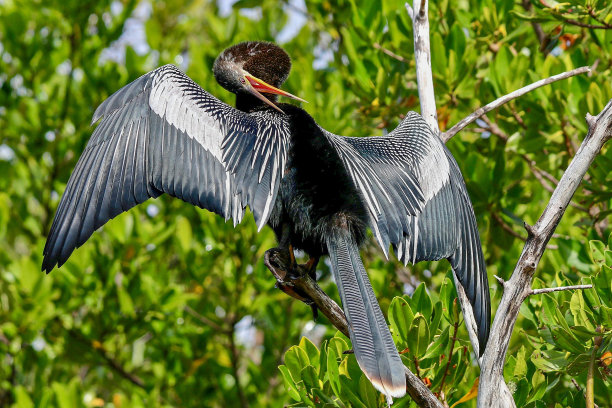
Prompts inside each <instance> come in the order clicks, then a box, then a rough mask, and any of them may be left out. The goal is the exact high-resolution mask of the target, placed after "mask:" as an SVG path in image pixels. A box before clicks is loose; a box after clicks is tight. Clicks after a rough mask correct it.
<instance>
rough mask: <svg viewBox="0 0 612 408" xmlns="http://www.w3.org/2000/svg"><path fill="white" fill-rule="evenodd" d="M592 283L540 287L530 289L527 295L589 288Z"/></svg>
mask: <svg viewBox="0 0 612 408" xmlns="http://www.w3.org/2000/svg"><path fill="white" fill-rule="evenodd" d="M592 287H593V285H573V286H559V287H558V288H542V289H531V291H530V292H529V295H540V294H542V293H550V292H560V291H562V290H579V289H591V288H592Z"/></svg>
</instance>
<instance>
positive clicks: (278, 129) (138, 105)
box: [43, 65, 289, 271]
mask: <svg viewBox="0 0 612 408" xmlns="http://www.w3.org/2000/svg"><path fill="white" fill-rule="evenodd" d="M100 118H102V121H101V123H100V124H99V125H98V127H97V128H96V129H95V131H94V133H93V135H92V137H91V139H90V140H89V142H88V144H87V147H86V148H85V151H84V152H83V154H82V155H81V157H80V159H79V161H78V163H77V165H76V168H75V169H74V171H73V173H72V175H71V176H70V180H69V181H68V185H67V186H66V190H65V192H64V195H63V197H62V199H61V201H60V204H59V207H58V209H57V213H56V215H55V219H54V221H53V225H52V227H51V231H50V233H49V237H48V239H47V243H46V245H45V249H44V256H45V258H44V261H43V270H46V271H50V270H51V269H52V268H53V267H54V266H55V264H59V265H62V264H63V263H64V262H65V261H66V259H67V258H68V257H69V256H70V254H71V253H72V251H73V250H74V249H75V248H77V247H79V246H80V245H82V244H83V243H84V242H85V241H86V240H87V239H88V238H89V237H90V236H91V234H92V233H93V232H94V231H95V230H96V229H98V228H100V227H101V226H102V225H103V224H105V223H106V222H107V221H109V220H110V219H112V218H113V217H115V216H117V215H118V214H120V213H122V212H124V211H127V210H128V209H130V208H132V207H133V206H135V205H136V204H139V203H142V202H143V201H145V200H147V199H148V198H150V197H157V196H159V195H160V194H163V193H167V194H169V195H171V196H174V197H178V198H180V199H182V200H184V201H186V202H189V203H191V204H194V205H197V206H198V207H201V208H205V209H208V210H210V211H213V212H215V213H217V214H219V215H222V216H223V217H225V218H226V219H229V218H232V219H233V220H234V223H235V224H236V223H239V222H240V221H241V220H242V217H243V215H244V209H245V207H246V205H249V207H250V208H251V211H252V212H253V215H254V217H255V221H256V222H257V225H258V226H259V227H260V228H261V227H263V225H265V223H266V221H267V219H268V217H269V215H270V210H271V208H272V207H273V204H274V200H275V198H276V194H277V191H278V186H279V182H280V179H281V177H282V173H283V170H284V168H285V164H286V161H287V152H288V147H289V125H288V122H287V121H286V119H285V116H284V115H282V114H281V113H269V111H268V112H267V113H266V114H265V118H264V113H263V112H260V113H258V112H255V113H253V114H246V113H244V112H241V111H238V110H236V109H234V108H233V107H231V106H229V105H227V104H225V103H223V102H221V101H219V100H218V99H216V98H215V97H213V96H212V95H210V94H209V93H207V92H206V91H204V90H203V89H202V88H200V87H199V86H198V85H197V84H196V83H194V82H193V81H192V80H191V79H190V78H189V77H187V76H186V75H185V74H183V73H182V72H181V71H179V70H178V69H177V68H176V67H174V66H172V65H166V66H163V67H160V68H158V69H156V70H154V71H151V72H150V73H148V74H146V75H143V76H142V77H140V78H138V79H137V80H135V81H134V82H132V83H130V84H129V85H127V86H125V87H123V88H122V89H120V90H119V91H117V92H116V93H114V94H113V95H111V96H110V97H109V98H108V99H107V100H106V101H104V102H103V103H102V104H101V105H100V106H99V107H98V109H97V110H96V112H95V114H94V117H93V121H92V123H94V122H96V121H98V120H99V119H100Z"/></svg>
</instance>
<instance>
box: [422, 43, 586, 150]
mask: <svg viewBox="0 0 612 408" xmlns="http://www.w3.org/2000/svg"><path fill="white" fill-rule="evenodd" d="M415 53H416V48H415ZM590 71H591V67H580V68H576V69H573V70H571V71H567V72H563V73H561V74H557V75H553V76H551V77H548V78H544V79H541V80H539V81H537V82H534V83H533V84H530V85H527V86H524V87H522V88H520V89H517V90H516V91H514V92H511V93H509V94H508V95H504V96H502V97H501V98H498V99H496V100H494V101H493V102H491V103H488V104H486V105H485V106H482V107H480V108H478V109H476V110H475V111H474V112H472V113H471V114H470V115H469V116H466V117H465V118H463V119H461V120H460V121H459V123H457V124H456V125H455V126H453V127H452V128H450V129H449V130H447V131H446V132H444V133H442V135H441V136H440V137H441V138H442V141H444V143H446V142H448V141H449V140H450V138H451V137H453V136H455V135H456V134H457V133H458V132H459V131H461V130H462V129H463V128H464V127H466V126H467V125H469V124H470V123H472V122H474V121H475V120H476V119H478V118H479V117H481V116H482V115H484V114H485V113H487V112H490V111H492V110H493V109H497V108H499V107H500V106H502V105H503V104H505V103H508V102H510V101H511V100H513V99H516V98H518V97H519V96H523V95H525V94H526V93H528V92H531V91H533V90H534V89H537V88H540V87H542V86H544V85H548V84H552V83H553V82H556V81H560V80H562V79H566V78H570V77H573V76H575V75H580V74H584V73H585V72H590ZM421 103H422V102H421ZM421 109H422V108H421Z"/></svg>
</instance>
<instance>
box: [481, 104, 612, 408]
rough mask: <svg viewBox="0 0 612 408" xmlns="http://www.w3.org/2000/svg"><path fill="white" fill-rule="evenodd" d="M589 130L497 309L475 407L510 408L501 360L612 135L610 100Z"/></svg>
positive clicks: (532, 231) (530, 229) (531, 229)
mask: <svg viewBox="0 0 612 408" xmlns="http://www.w3.org/2000/svg"><path fill="white" fill-rule="evenodd" d="M588 123H589V132H588V134H587V135H586V137H585V138H584V140H583V142H582V144H581V145H580V148H579V149H578V151H577V152H576V155H575V156H574V159H573V160H572V161H571V163H570V164H569V166H568V168H567V170H566V171H565V173H564V174H563V177H561V180H560V181H559V184H558V185H557V187H556V188H555V190H554V192H553V194H552V197H551V198H550V201H549V203H548V205H547V207H546V209H545V210H544V212H543V213H542V215H541V216H540V218H539V220H538V222H537V223H536V224H535V225H534V226H533V227H528V228H527V226H526V228H527V231H528V234H529V237H528V239H527V242H526V243H525V246H524V247H523V252H522V253H521V256H520V258H519V261H518V263H517V264H516V267H515V269H514V272H513V273H512V277H511V278H510V280H509V281H507V282H505V283H504V285H503V287H504V293H503V296H502V299H501V302H500V304H499V307H498V308H497V313H496V314H495V319H494V320H493V325H492V327H491V334H490V336H489V341H488V343H487V347H486V348H485V352H484V355H483V357H482V359H481V360H482V361H481V374H480V385H479V388H478V395H479V398H478V408H484V407H487V408H488V407H493V408H497V407H500V408H501V407H509V406H510V407H512V406H515V405H514V400H513V398H512V395H511V394H510V392H509V390H508V388H507V386H506V383H505V382H504V378H503V368H504V361H505V359H506V353H507V351H508V344H509V342H510V336H509V333H512V329H513V328H514V324H515V323H516V319H517V316H518V313H519V309H520V307H521V304H522V303H523V301H524V300H525V298H526V297H527V296H529V295H530V294H531V293H532V289H531V281H532V279H533V275H534V274H535V270H536V268H537V266H538V263H539V261H540V259H541V258H542V255H543V253H544V250H545V249H546V244H547V243H548V241H549V240H550V238H551V237H552V235H553V233H554V231H555V229H556V227H557V225H558V224H559V221H560V220H561V217H562V216H563V214H564V213H565V210H566V209H567V207H568V205H569V203H570V200H571V199H572V196H573V195H574V193H575V192H576V190H577V189H578V186H579V184H580V182H581V181H582V179H583V178H584V175H585V174H586V172H587V170H588V168H589V166H590V165H591V163H592V162H593V160H594V159H595V157H596V156H597V155H598V154H599V152H600V150H601V148H602V146H603V145H604V143H605V142H606V141H608V140H609V139H610V138H611V137H612V100H610V101H609V102H608V104H607V105H606V107H605V108H604V109H603V110H602V111H601V113H600V114H599V115H597V116H596V117H594V118H593V119H592V120H588Z"/></svg>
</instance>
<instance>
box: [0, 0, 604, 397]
mask: <svg viewBox="0 0 612 408" xmlns="http://www.w3.org/2000/svg"><path fill="white" fill-rule="evenodd" d="M232 3H233V4H232ZM611 8H612V5H610V4H608V2H607V1H605V0H589V1H586V2H578V1H574V0H571V1H569V2H565V3H557V2H554V1H549V0H547V1H546V2H545V1H536V0H533V1H529V0H524V1H520V0H519V1H515V2H489V1H483V0H458V1H450V0H447V1H444V0H442V1H438V2H433V3H432V4H431V5H430V12H429V16H430V25H431V43H432V64H433V75H434V85H435V90H436V98H437V106H438V116H439V122H440V127H441V129H442V130H445V129H448V128H450V126H452V125H453V124H455V123H456V122H457V121H459V120H460V119H462V118H463V117H464V116H466V115H467V114H469V113H470V112H471V111H472V110H474V109H475V108H477V107H479V106H481V105H483V104H485V103H487V102H489V101H491V100H493V99H495V98H497V97H499V96H502V95H504V94H506V93H508V92H510V91H512V90H514V89H516V88H519V87H521V86H523V85H526V84H528V83H531V82H533V81H535V80H538V79H540V78H543V77H547V76H550V75H552V74H556V73H560V72H563V71H567V70H570V69H573V68H576V67H579V66H583V65H592V66H593V69H592V72H591V73H590V74H589V75H583V76H578V77H574V78H571V79H568V80H565V81H562V82H557V83H554V84H553V85H551V86H547V87H544V88H540V89H538V90H536V91H534V92H532V93H530V94H528V95H526V96H523V97H522V98H520V99H518V100H515V101H512V102H510V103H508V104H506V105H504V106H503V107H502V108H500V109H499V110H497V111H495V112H492V113H490V114H489V115H488V117H486V118H482V119H481V120H479V121H478V122H477V123H476V124H475V125H472V126H470V127H469V128H468V129H466V130H464V131H462V132H461V133H460V134H459V135H457V136H456V137H455V138H453V139H452V140H451V141H450V142H449V144H448V146H449V148H450V149H451V151H452V152H453V154H454V155H455V157H456V158H457V161H458V162H459V165H460V167H461V169H462V171H463V174H464V176H465V178H466V182H467V186H468V189H469V192H470V196H471V198H472V201H473V203H474V208H475V211H476V215H477V218H478V225H479V230H480V233H481V237H482V241H483V247H484V253H485V258H486V262H487V265H488V269H489V281H490V284H491V294H492V299H493V305H494V306H495V305H496V304H497V302H498V301H499V298H500V295H501V293H500V290H501V289H500V287H499V285H498V284H497V282H496V280H495V279H494V278H493V275H498V276H500V277H502V278H508V277H509V275H510V273H511V272H512V270H513V267H514V264H515V262H516V260H517V259H518V256H519V254H520V251H521V248H522V245H523V239H524V237H525V236H526V233H525V232H524V230H523V229H522V222H523V221H526V222H528V223H534V222H535V221H536V220H537V218H538V216H539V214H540V213H541V212H542V210H543V209H544V207H545V205H546V203H547V202H548V199H549V197H550V193H551V191H552V189H553V188H554V186H555V183H556V182H557V180H558V179H559V178H560V177H561V175H562V174H563V171H564V169H565V168H566V166H567V165H568V163H569V161H570V160H571V158H572V157H573V155H574V153H575V151H576V149H577V147H578V146H579V144H580V141H581V140H582V139H583V138H584V136H585V134H586V131H587V127H586V124H585V121H584V116H585V114H586V113H587V112H590V113H591V114H597V113H599V111H600V110H601V109H602V108H603V106H604V105H605V103H606V102H607V101H608V100H609V99H610V98H612V88H611V86H610V84H611V82H610V80H611V78H612V77H611V75H610V74H611V70H612V59H611V56H612V30H610V29H609V28H611V27H610V26H611V24H612V17H611V16H610V9H611ZM254 39H259V40H269V41H278V42H280V43H281V44H282V45H283V47H285V49H286V50H287V51H288V53H289V54H290V55H291V57H292V58H293V71H292V74H291V76H290V78H289V80H288V81H287V83H286V85H285V86H284V88H285V89H287V90H288V91H290V92H292V93H294V94H297V95H299V96H301V97H303V98H304V99H306V100H308V101H309V102H310V103H309V104H307V105H305V106H304V108H305V109H306V110H307V111H308V112H309V113H311V114H312V115H313V116H314V117H315V119H316V120H317V121H318V122H319V123H320V124H321V125H322V126H323V127H325V128H327V129H328V130H330V131H332V132H335V133H338V134H345V135H351V136H366V135H373V134H374V135H377V134H378V135H379V134H383V133H384V132H387V131H389V130H391V129H393V127H394V126H395V125H396V124H397V123H398V121H399V120H400V118H401V117H402V115H403V114H405V113H406V112H407V111H408V110H417V111H418V109H419V106H418V95H417V92H416V83H415V72H414V61H413V46H412V41H413V39H412V24H411V21H410V19H409V17H408V15H407V13H406V10H405V8H404V6H403V4H402V2H396V1H390V0H374V1H368V2H358V1H356V0H339V1H335V2H332V1H329V0H313V1H308V2H307V4H305V3H304V2H303V1H301V0H290V1H273V0H264V1H253V0H240V1H237V2H234V1H232V0H219V1H217V2H215V1H204V0H166V1H154V2H153V1H136V0H122V1H109V0H102V1H97V2H83V1H79V0H61V1H60V0H28V1H26V0H3V1H0V361H1V362H0V406H11V405H15V406H18V407H33V406H36V407H51V406H59V407H75V406H88V407H102V406H104V407H132V406H134V407H138V406H143V407H144V406H147V407H152V406H216V407H226V406H242V407H246V406H282V405H287V404H294V403H295V404H297V405H300V406H303V405H309V406H324V405H326V406H349V405H354V406H367V407H373V406H384V399H383V398H382V396H381V395H379V394H378V393H376V392H374V390H373V389H372V388H371V386H370V385H369V383H367V381H364V380H363V379H360V377H359V376H360V372H359V371H358V370H356V368H355V367H356V363H355V360H354V358H353V356H351V355H344V354H342V352H343V351H344V350H346V349H347V348H348V347H349V342H348V339H346V338H343V337H342V336H341V335H339V334H337V333H336V332H335V330H334V329H333V327H331V326H330V325H329V323H328V322H327V321H326V319H325V318H324V317H320V318H319V319H318V320H317V321H316V322H315V321H313V320H312V314H311V311H310V308H308V307H307V306H305V305H303V304H301V303H298V302H296V301H295V300H293V299H291V298H289V297H287V296H286V295H284V294H283V293H282V292H280V291H278V290H276V289H275V288H274V281H273V278H272V276H271V274H270V273H269V272H268V271H267V270H266V268H265V267H264V265H263V263H262V255H263V253H264V252H265V250H267V249H268V248H270V247H273V246H274V244H275V242H274V237H273V234H272V232H271V230H269V229H267V228H266V229H264V230H263V231H262V232H261V233H259V234H257V233H256V227H255V224H254V222H253V220H252V217H248V216H247V217H246V218H245V221H243V223H242V224H241V225H240V226H239V227H238V228H236V229H234V228H232V227H231V224H229V223H224V222H223V220H221V219H219V218H218V217H216V216H214V215H212V214H209V213H207V212H205V211H202V210H199V209H196V208H193V207H191V206H190V205H187V204H184V203H182V202H180V201H178V200H174V199H170V198H169V197H165V196H164V197H161V198H159V199H157V200H151V201H148V202H147V203H145V204H144V205H141V206H139V207H138V208H135V209H134V210H132V211H130V212H129V213H126V214H123V215H121V216H119V217H117V219H116V220H113V221H112V222H109V223H108V224H107V225H106V226H105V227H104V228H103V229H102V230H101V231H99V232H98V233H96V234H94V236H93V237H92V238H91V239H90V240H89V241H88V242H87V243H86V244H85V245H84V246H83V247H82V248H81V249H79V250H77V251H76V252H75V253H74V255H73V256H72V257H71V258H70V260H69V261H68V262H67V263H66V265H65V266H63V267H62V268H61V269H59V270H55V271H54V272H53V273H52V274H50V275H49V276H45V275H44V274H43V273H42V272H40V265H41V260H42V249H43V246H44V241H45V237H46V234H47V232H48V230H49V227H50V224H51V221H52V217H53V214H54V211H55V208H56V206H57V204H58V201H59V197H60V196H61V194H62V192H63V190H64V188H65V185H66V182H67V180H68V177H69V176H70V172H71V170H72V168H73V167H74V165H75V163H76V160H77V158H78V156H79V154H80V152H81V151H82V150H83V148H84V146H85V143H86V141H87V140H88V138H89V136H90V134H91V131H92V128H91V127H90V125H89V122H90V119H91V116H92V113H93V110H94V109H95V108H96V107H97V106H98V105H99V104H100V103H101V102H102V101H103V100H104V99H105V98H106V97H108V96H109V95H110V94H111V93H113V92H114V91H116V90H117V89H119V88H121V87H122V86H123V85H125V84H127V83H128V82H130V81H131V80H133V79H135V78H137V77H138V76H140V75H142V74H143V73H145V72H147V71H149V70H151V69H153V68H155V67H157V66H159V65H162V64H166V63H173V64H176V65H177V66H179V67H180V68H181V69H183V70H185V71H186V72H187V74H188V75H190V76H191V77H192V78H193V79H194V80H195V81H196V82H198V83H199V84H201V85H202V87H203V88H204V89H206V90H208V91H210V92H211V93H212V94H214V95H216V96H217V97H219V98H220V99H222V100H224V101H226V102H228V103H233V96H232V95H230V94H229V93H228V92H226V91H224V90H223V89H222V88H221V87H220V86H219V85H217V84H216V83H215V81H214V78H213V75H212V71H211V67H212V63H213V61H214V59H215V57H216V56H217V54H218V53H219V52H220V51H221V50H222V49H224V48H225V47H227V46H229V45H231V44H234V43H237V42H239V41H244V40H254ZM611 170H612V148H610V146H609V145H608V146H607V147H604V150H603V152H602V154H601V155H600V156H599V157H598V158H597V159H596V160H595V162H594V164H593V165H592V167H591V169H590V170H589V172H588V175H587V177H586V178H585V180H584V182H583V185H582V187H581V188H579V190H578V193H577V194H576V196H575V197H574V199H573V202H572V205H571V206H570V207H569V208H568V211H567V213H566V215H565V217H564V218H563V220H562V222H561V224H560V225H559V228H558V230H557V234H556V235H555V237H554V238H553V239H552V240H551V242H550V245H549V249H548V250H547V251H546V253H545V255H544V258H543V260H542V262H541V264H540V267H539V270H538V272H537V275H536V276H537V281H536V282H535V285H537V286H540V287H549V286H559V285H564V284H576V283H590V282H591V281H593V282H594V283H595V284H596V287H597V288H596V289H593V290H590V291H585V292H582V293H571V292H568V293H556V294H551V295H544V296H542V295H540V296H532V297H530V298H529V299H528V301H527V302H526V303H525V304H524V307H523V309H522V313H521V316H520V317H519V320H518V322H517V325H516V328H515V331H514V334H513V338H512V342H511V344H510V350H509V353H508V355H509V357H508V364H507V369H506V370H507V372H505V375H506V380H507V381H509V382H510V386H511V389H512V390H513V391H514V396H515V400H516V401H517V404H519V406H521V405H529V406H534V407H553V406H554V407H568V406H569V407H572V408H579V407H583V406H585V397H584V392H585V389H586V388H585V387H586V382H587V375H588V373H589V372H590V371H589V369H588V368H589V367H592V368H593V370H594V371H593V372H594V373H595V374H594V388H595V402H596V403H597V404H598V405H599V406H600V407H604V406H610V401H612V391H611V390H610V388H611V386H610V377H609V374H610V372H609V366H610V363H611V358H610V356H611V354H610V341H609V337H610V336H609V333H610V329H611V327H612V324H611V318H610V310H612V309H610V307H611V306H612V303H611V299H610V280H611V279H612V272H610V271H611V270H610V266H612V261H611V258H612V255H611V254H612V252H610V245H612V243H610V241H609V238H608V237H609V235H610V232H611V231H612V228H611V226H610V218H611V217H610V214H611V212H612V210H611V203H612V202H611V201H612V193H611V191H610V185H611V181H612V175H611V174H612V171H611ZM591 241H592V242H591ZM364 256H365V259H366V267H367V269H368V271H369V274H370V277H371V280H372V284H373V286H374V290H375V293H376V294H377V296H378V299H379V301H380V304H381V307H382V309H383V311H384V312H385V313H387V312H388V317H389V320H390V324H391V326H392V329H393V332H394V338H395V340H396V342H397V345H398V347H399V348H400V349H406V350H409V351H408V352H406V353H404V355H403V358H404V359H405V362H406V364H408V365H409V366H410V367H411V368H412V369H415V370H418V371H419V375H420V376H422V378H423V379H424V381H425V382H429V383H430V384H431V387H432V390H433V391H434V392H436V393H437V394H438V395H440V397H441V398H444V399H445V401H446V402H447V403H448V404H449V405H452V404H453V403H456V402H459V401H462V400H464V401H465V400H467V402H462V404H463V405H461V406H470V404H471V406H473V405H474V401H475V400H473V399H472V400H470V396H471V395H470V390H471V389H472V387H473V385H474V383H475V381H476V379H477V377H478V368H477V365H476V363H475V360H474V356H473V354H471V348H470V347H469V341H468V337H467V333H466V332H465V329H464V328H463V326H462V322H461V321H460V319H461V317H460V315H457V314H456V313H455V312H454V309H453V304H454V296H455V293H454V289H453V288H452V285H450V284H449V282H450V281H449V280H448V276H449V275H448V272H449V269H450V268H449V265H448V263H447V262H446V261H440V262H429V263H421V264H419V265H417V266H414V267H413V266H409V267H407V268H406V267H403V265H401V264H399V263H398V262H396V261H393V260H390V261H386V260H384V258H383V256H382V253H381V251H380V250H379V249H378V248H377V247H376V245H375V244H374V243H371V244H370V245H369V246H368V247H366V248H365V249H364ZM318 275H319V277H320V279H321V284H322V286H323V288H324V289H325V290H326V291H327V292H328V293H329V294H330V295H331V296H333V297H335V299H338V297H337V291H336V289H335V286H334V285H333V283H332V282H331V280H330V279H329V271H328V267H327V264H326V263H325V262H321V263H320V265H319V271H318ZM421 282H422V284H421ZM606 285H607V286H606ZM396 296H400V297H401V298H395V297H396ZM394 298H395V299H394ZM406 305H407V306H409V307H406ZM408 310H409V312H408ZM302 336H307V337H308V339H310V340H305V339H302V340H300V339H301V338H302ZM598 338H599V340H598ZM292 346H294V347H293V348H290V347H292ZM287 350H289V351H288V352H287V354H286V355H285V352H286V351H287ZM449 356H452V357H451V359H452V361H451V362H450V364H449V362H448V360H449ZM281 364H284V365H282V366H281V369H280V370H279V368H278V366H279V365H281ZM417 366H418V368H417ZM309 367H311V368H309ZM397 404H398V406H404V405H405V406H410V405H411V404H412V403H411V402H410V399H409V398H408V397H405V398H403V399H401V400H399V401H398V402H397Z"/></svg>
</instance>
